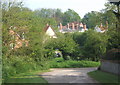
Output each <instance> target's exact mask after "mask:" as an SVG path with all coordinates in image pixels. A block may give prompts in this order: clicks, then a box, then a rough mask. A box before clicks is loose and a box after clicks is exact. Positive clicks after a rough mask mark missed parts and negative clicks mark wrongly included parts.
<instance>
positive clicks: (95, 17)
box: [82, 11, 101, 28]
mask: <svg viewBox="0 0 120 85" xmlns="http://www.w3.org/2000/svg"><path fill="white" fill-rule="evenodd" d="M100 21H101V20H100V12H97V11H91V12H88V13H87V14H85V15H84V17H83V19H82V22H83V23H85V24H87V27H88V28H94V27H95V26H96V25H100Z"/></svg>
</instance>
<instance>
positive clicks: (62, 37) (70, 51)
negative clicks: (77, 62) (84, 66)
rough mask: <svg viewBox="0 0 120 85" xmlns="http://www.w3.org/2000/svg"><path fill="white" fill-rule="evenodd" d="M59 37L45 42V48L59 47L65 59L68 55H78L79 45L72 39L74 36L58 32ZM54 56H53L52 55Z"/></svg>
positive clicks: (72, 56)
mask: <svg viewBox="0 0 120 85" xmlns="http://www.w3.org/2000/svg"><path fill="white" fill-rule="evenodd" d="M57 35H58V38H57V39H50V40H49V41H47V43H46V44H45V49H51V50H55V49H59V50H60V51H61V52H62V54H63V58H64V59H65V60H67V59H68V56H69V57H71V58H74V57H77V54H76V51H77V47H78V45H77V44H76V43H75V42H74V40H73V39H72V36H71V35H69V34H57ZM51 57H52V56H51Z"/></svg>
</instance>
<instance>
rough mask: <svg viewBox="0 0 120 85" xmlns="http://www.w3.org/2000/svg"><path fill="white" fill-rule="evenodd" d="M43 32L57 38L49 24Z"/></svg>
mask: <svg viewBox="0 0 120 85" xmlns="http://www.w3.org/2000/svg"><path fill="white" fill-rule="evenodd" d="M45 34H46V35H48V36H50V38H57V36H56V34H55V32H54V30H53V29H52V28H51V26H47V27H46V28H45Z"/></svg>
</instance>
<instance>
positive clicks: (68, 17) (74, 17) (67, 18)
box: [63, 9, 81, 25]
mask: <svg viewBox="0 0 120 85" xmlns="http://www.w3.org/2000/svg"><path fill="white" fill-rule="evenodd" d="M80 20H81V18H80V16H79V15H78V13H76V12H75V11H74V10H72V9H68V10H67V11H66V12H64V16H63V25H66V24H67V23H69V22H74V21H78V22H79V21H80Z"/></svg>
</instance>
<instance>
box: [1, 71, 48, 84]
mask: <svg viewBox="0 0 120 85" xmlns="http://www.w3.org/2000/svg"><path fill="white" fill-rule="evenodd" d="M48 71H49V70H41V71H33V72H28V73H21V74H19V75H16V76H13V77H10V78H7V79H5V80H3V84H2V85H7V84H8V83H14V84H20V83H22V84H29V83H31V84H33V85H34V84H35V83H37V84H43V85H47V84H48V82H47V81H46V80H45V79H44V78H42V77H41V76H40V74H41V73H43V72H48Z"/></svg>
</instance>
